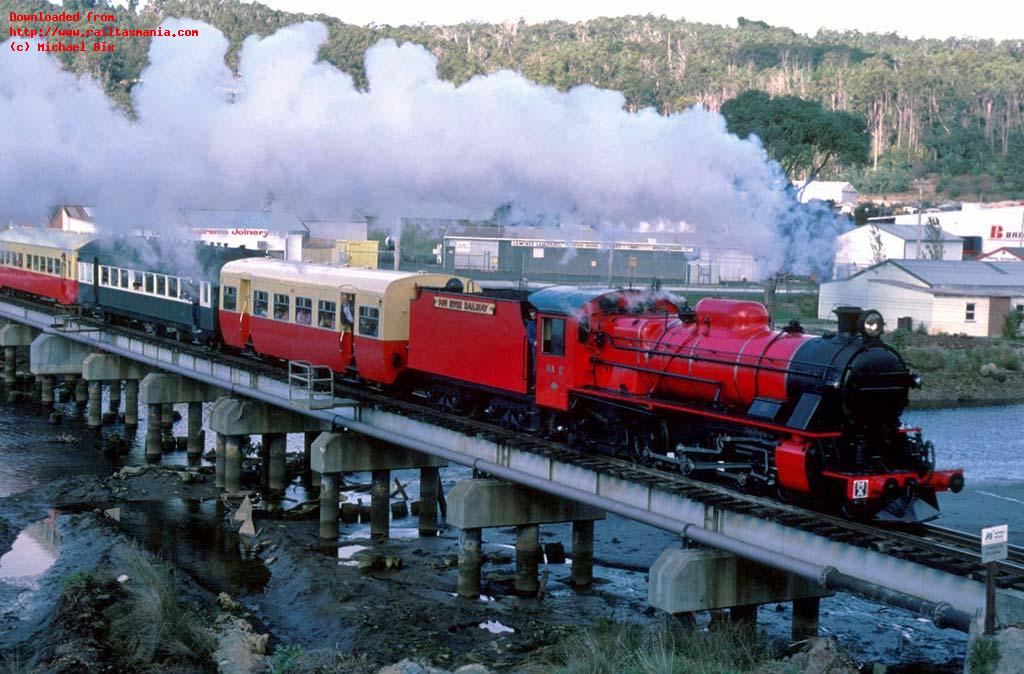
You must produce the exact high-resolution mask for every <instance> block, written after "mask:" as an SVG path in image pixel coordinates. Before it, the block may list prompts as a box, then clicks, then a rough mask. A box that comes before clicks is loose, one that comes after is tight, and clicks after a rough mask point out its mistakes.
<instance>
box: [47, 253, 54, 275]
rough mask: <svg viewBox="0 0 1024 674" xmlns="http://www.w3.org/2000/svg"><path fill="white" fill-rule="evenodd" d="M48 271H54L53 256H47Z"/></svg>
mask: <svg viewBox="0 0 1024 674" xmlns="http://www.w3.org/2000/svg"><path fill="white" fill-rule="evenodd" d="M46 273H47V274H52V273H53V258H52V257H48V258H46Z"/></svg>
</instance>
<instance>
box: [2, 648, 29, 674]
mask: <svg viewBox="0 0 1024 674" xmlns="http://www.w3.org/2000/svg"><path fill="white" fill-rule="evenodd" d="M30 671H31V669H30V668H29V664H28V659H27V658H25V657H23V656H22V655H21V653H19V652H18V651H11V652H10V653H4V654H3V655H0V674H29V672H30Z"/></svg>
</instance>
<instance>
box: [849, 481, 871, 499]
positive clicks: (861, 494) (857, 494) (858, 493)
mask: <svg viewBox="0 0 1024 674" xmlns="http://www.w3.org/2000/svg"><path fill="white" fill-rule="evenodd" d="M867 497H868V481H867V480H854V481H853V498H867Z"/></svg>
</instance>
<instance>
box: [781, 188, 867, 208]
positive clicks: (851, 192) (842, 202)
mask: <svg viewBox="0 0 1024 674" xmlns="http://www.w3.org/2000/svg"><path fill="white" fill-rule="evenodd" d="M793 187H795V188H796V190H797V195H798V196H799V199H800V203H802V204H806V203H807V202H809V201H814V200H817V201H828V202H831V203H832V204H834V205H835V207H836V208H837V209H838V210H839V211H840V212H842V213H853V209H854V208H856V206H857V190H856V188H854V186H853V185H851V184H850V183H848V182H844V181H841V180H812V181H811V182H809V183H805V182H803V181H799V182H796V183H794V184H793Z"/></svg>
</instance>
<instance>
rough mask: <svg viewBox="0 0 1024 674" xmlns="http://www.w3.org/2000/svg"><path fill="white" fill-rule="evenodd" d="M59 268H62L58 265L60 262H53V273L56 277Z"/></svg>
mask: <svg viewBox="0 0 1024 674" xmlns="http://www.w3.org/2000/svg"><path fill="white" fill-rule="evenodd" d="M61 267H63V265H62V264H61V263H60V260H54V261H53V273H54V274H56V275H57V276H60V270H61Z"/></svg>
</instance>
